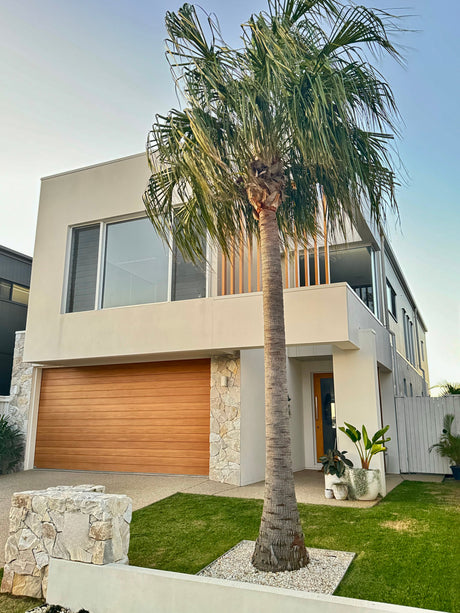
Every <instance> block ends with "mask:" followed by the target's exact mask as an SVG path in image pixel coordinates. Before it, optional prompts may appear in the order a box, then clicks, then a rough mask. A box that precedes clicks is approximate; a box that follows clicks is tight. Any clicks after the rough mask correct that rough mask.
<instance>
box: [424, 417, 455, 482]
mask: <svg viewBox="0 0 460 613" xmlns="http://www.w3.org/2000/svg"><path fill="white" fill-rule="evenodd" d="M454 419H455V416H454V415H452V413H448V414H447V415H444V422H443V426H444V427H443V429H442V434H441V437H440V439H439V443H435V444H434V445H431V447H430V448H429V452H430V453H431V452H432V451H433V449H436V451H437V452H438V453H439V455H440V456H441V457H442V458H448V459H449V460H450V463H451V467H450V469H451V471H452V474H453V476H454V479H456V480H457V481H460V434H453V433H452V422H453V421H454Z"/></svg>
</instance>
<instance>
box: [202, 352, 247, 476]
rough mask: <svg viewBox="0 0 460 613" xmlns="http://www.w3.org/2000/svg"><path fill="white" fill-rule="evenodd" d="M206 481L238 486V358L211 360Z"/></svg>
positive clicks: (216, 358)
mask: <svg viewBox="0 0 460 613" xmlns="http://www.w3.org/2000/svg"><path fill="white" fill-rule="evenodd" d="M210 429H211V434H210V460H209V478H210V479H211V480H212V481H220V482H222V483H229V484H231V485H240V358H239V356H234V357H222V356H219V357H215V358H212V359H211V424H210Z"/></svg>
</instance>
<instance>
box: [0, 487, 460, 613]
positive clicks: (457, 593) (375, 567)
mask: <svg viewBox="0 0 460 613" xmlns="http://www.w3.org/2000/svg"><path fill="white" fill-rule="evenodd" d="M299 509H300V514H301V518H302V523H303V528H304V532H305V539H306V543H307V546H310V547H318V548H324V549H339V550H342V551H354V552H355V553H356V554H357V555H356V558H355V560H354V561H353V563H352V564H351V566H350V569H349V570H348V572H347V574H346V576H345V578H344V579H343V581H342V583H341V584H340V586H339V588H338V590H337V592H336V594H337V595H340V596H346V597H350V598H351V597H353V598H362V599H365V600H377V601H381V602H389V603H395V604H402V605H408V606H415V607H420V608H429V609H437V610H441V611H451V612H452V613H460V588H459V577H460V555H459V551H460V536H459V519H460V484H458V483H455V482H452V481H451V482H446V483H442V484H434V483H421V482H410V481H405V482H404V483H402V484H401V485H400V486H398V487H397V488H396V489H394V490H393V491H392V492H391V493H390V494H389V495H388V496H387V497H386V498H385V499H384V500H383V501H382V502H381V503H380V504H379V505H377V506H375V507H372V508H369V509H352V508H346V507H332V506H323V505H304V504H301V505H299ZM261 511H262V502H261V501H258V500H243V499H238V498H221V497H216V496H198V495H194V494H175V495H174V496H171V497H170V498H166V499H165V500H161V501H160V502H157V503H156V504H153V505H151V506H149V507H145V508H144V509H140V510H139V511H136V512H135V513H134V514H133V520H132V524H131V546H130V550H129V559H130V564H131V565H134V566H145V567H149V568H159V569H163V570H172V571H176V572H182V573H192V574H193V573H196V572H198V571H199V570H200V569H201V568H203V567H204V566H206V565H207V564H209V563H210V562H212V560H214V559H215V558H217V557H218V556H220V555H222V554H223V553H224V552H225V551H227V550H228V549H230V548H231V547H233V546H234V545H235V544H236V543H238V542H239V541H241V540H243V539H250V540H254V539H255V538H256V537H257V532H258V526H259V521H260V514H261ZM36 604H38V601H34V600H31V599H15V598H11V597H8V596H4V595H0V611H1V612H2V613H24V611H26V610H27V608H31V607H32V606H33V605H36Z"/></svg>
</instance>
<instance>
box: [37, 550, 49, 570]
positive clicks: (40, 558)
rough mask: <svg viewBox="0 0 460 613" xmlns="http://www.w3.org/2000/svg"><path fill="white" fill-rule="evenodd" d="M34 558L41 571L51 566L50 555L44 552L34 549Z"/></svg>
mask: <svg viewBox="0 0 460 613" xmlns="http://www.w3.org/2000/svg"><path fill="white" fill-rule="evenodd" d="M33 553H34V558H35V563H36V565H37V568H38V569H39V570H41V569H42V568H43V567H45V566H47V565H48V564H49V555H48V554H47V553H46V552H45V551H42V550H39V549H34V552H33Z"/></svg>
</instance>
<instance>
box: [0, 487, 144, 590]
mask: <svg viewBox="0 0 460 613" xmlns="http://www.w3.org/2000/svg"><path fill="white" fill-rule="evenodd" d="M131 514H132V503H131V499H130V498H128V496H121V495H115V494H105V488H104V486H102V485H81V486H76V487H71V486H70V487H69V486H62V487H51V488H48V489H47V490H41V491H32V492H20V493H18V494H13V497H12V499H11V509H10V535H9V537H8V540H7V542H6V546H5V569H4V574H3V581H2V585H1V591H2V592H8V593H12V594H14V595H16V596H31V597H33V598H41V597H46V590H47V584H48V564H49V560H50V557H53V558H61V559H63V560H73V561H76V562H87V563H88V564H110V563H114V562H118V563H121V564H127V563H128V547H129V524H130V522H131Z"/></svg>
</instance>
